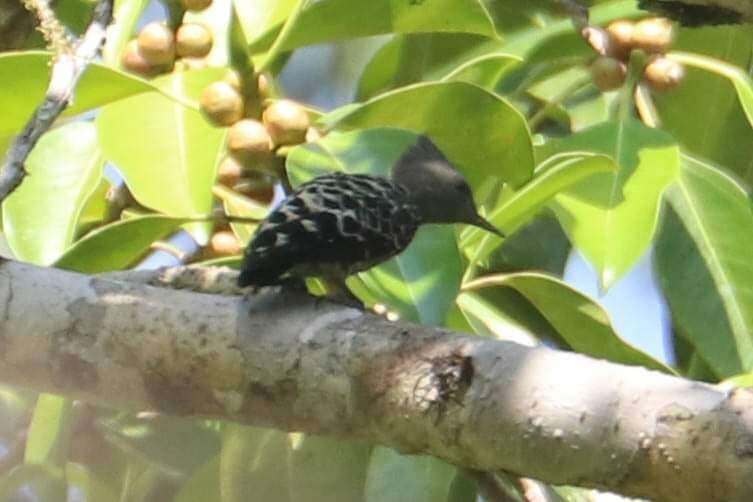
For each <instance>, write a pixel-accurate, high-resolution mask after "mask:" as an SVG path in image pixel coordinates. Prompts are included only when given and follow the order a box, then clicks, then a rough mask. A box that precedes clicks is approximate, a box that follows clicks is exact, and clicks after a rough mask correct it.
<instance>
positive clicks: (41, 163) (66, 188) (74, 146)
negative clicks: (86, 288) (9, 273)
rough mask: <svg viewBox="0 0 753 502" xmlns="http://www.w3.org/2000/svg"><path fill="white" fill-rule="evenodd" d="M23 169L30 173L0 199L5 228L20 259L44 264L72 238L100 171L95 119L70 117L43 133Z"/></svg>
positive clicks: (63, 249)
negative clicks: (92, 121)
mask: <svg viewBox="0 0 753 502" xmlns="http://www.w3.org/2000/svg"><path fill="white" fill-rule="evenodd" d="M26 169H27V171H28V172H29V176H27V178H26V179H25V180H24V182H23V183H22V184H21V186H20V187H18V189H17V190H15V191H14V192H13V193H12V194H11V195H10V196H9V197H8V198H7V199H6V200H5V202H4V203H3V230H4V231H5V236H6V238H7V239H8V244H9V245H10V247H11V249H12V250H13V253H14V254H15V255H16V256H17V257H18V258H19V259H21V260H24V261H28V262H31V263H36V264H38V265H48V264H50V263H52V262H53V261H55V260H56V259H57V258H58V257H59V256H60V255H61V254H62V253H63V251H65V249H67V248H68V246H70V245H71V243H72V242H73V238H74V236H75V233H76V225H77V222H78V219H79V215H80V214H81V211H82V209H83V207H84V205H85V204H86V201H87V199H88V197H89V195H90V194H91V193H92V192H93V191H94V190H95V188H96V187H97V183H98V181H99V179H100V176H101V174H102V155H101V153H100V151H99V145H98V141H97V129H96V128H95V127H94V124H92V123H91V122H73V123H70V124H67V125H64V126H62V127H59V128H57V129H53V130H52V131H50V132H49V133H47V134H45V135H44V136H42V138H41V139H40V140H39V143H38V144H37V145H36V147H34V149H33V150H32V152H31V155H29V158H28V160H27V162H26Z"/></svg>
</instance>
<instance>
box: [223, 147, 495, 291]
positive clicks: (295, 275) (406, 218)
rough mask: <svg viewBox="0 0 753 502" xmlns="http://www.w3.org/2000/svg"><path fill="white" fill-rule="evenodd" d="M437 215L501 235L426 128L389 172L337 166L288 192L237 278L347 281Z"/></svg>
mask: <svg viewBox="0 0 753 502" xmlns="http://www.w3.org/2000/svg"><path fill="white" fill-rule="evenodd" d="M432 223H440V224H441V223H445V224H451V223H465V224H469V225H475V226H477V227H480V228H482V229H484V230H486V231H489V232H492V233H494V234H496V235H498V236H500V237H504V235H503V234H502V233H501V232H500V231H499V230H497V229H496V228H495V227H494V226H493V225H492V224H491V223H489V222H488V221H487V220H485V219H484V218H483V217H482V216H481V215H479V214H478V211H477V209H476V206H475V203H474V201H473V193H472V192H471V188H470V186H469V185H468V182H467V181H466V180H465V178H464V177H463V175H462V174H461V173H460V172H459V171H458V170H457V169H456V168H455V166H454V165H453V164H452V163H451V162H450V161H449V160H448V159H447V157H445V155H444V154H443V153H442V151H441V150H440V149H439V148H438V147H437V146H436V145H435V144H434V143H433V142H432V141H431V139H429V137H428V136H426V135H423V134H422V135H419V136H418V137H417V140H416V141H415V143H413V144H412V145H411V146H409V147H408V148H407V149H406V150H405V151H404V152H403V153H402V155H400V157H399V158H398V160H397V161H396V163H395V164H394V166H392V169H391V175H390V176H389V177H385V176H374V175H367V174H345V173H342V172H332V173H328V174H324V175H321V176H318V177H316V178H314V179H312V180H310V181H308V182H306V183H303V184H301V185H300V186H299V187H298V188H297V189H296V190H295V191H293V192H292V193H290V194H289V195H288V196H287V197H286V198H285V199H284V200H282V202H281V203H280V204H279V205H278V206H277V207H276V208H275V209H273V210H272V211H271V212H270V213H269V215H268V216H267V217H266V218H265V219H264V220H263V221H262V222H261V223H260V224H259V226H258V227H257V229H256V231H255V233H254V235H253V237H252V238H251V241H250V242H249V244H248V246H247V247H246V250H245V252H244V256H243V260H242V263H241V272H240V275H239V276H238V285H239V286H240V287H241V288H244V287H247V286H252V287H254V289H257V288H259V287H264V286H273V285H285V284H287V283H288V282H289V281H291V280H292V281H300V280H302V279H305V278H306V277H319V278H323V279H325V280H327V281H328V282H329V283H333V282H334V283H340V284H344V280H345V278H347V277H348V276H350V275H352V274H355V273H358V272H362V271H365V270H368V269H369V268H371V267H373V266H375V265H378V264H380V263H382V262H384V261H386V260H388V259H390V258H392V257H393V256H395V255H397V254H399V253H400V252H402V251H403V250H405V249H406V248H407V247H408V245H409V244H410V243H411V241H412V240H413V237H414V236H415V234H416V231H417V230H418V228H419V227H420V226H421V225H424V224H432Z"/></svg>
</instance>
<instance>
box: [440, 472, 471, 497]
mask: <svg viewBox="0 0 753 502" xmlns="http://www.w3.org/2000/svg"><path fill="white" fill-rule="evenodd" d="M477 500H479V496H478V490H477V487H476V483H475V482H474V481H471V480H470V479H468V478H467V477H466V476H465V475H464V474H463V473H462V472H461V471H460V470H458V473H457V475H456V476H455V478H454V479H453V480H452V484H451V485H450V493H448V494H447V502H476V501H477Z"/></svg>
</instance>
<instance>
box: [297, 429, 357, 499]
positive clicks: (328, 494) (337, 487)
mask: <svg viewBox="0 0 753 502" xmlns="http://www.w3.org/2000/svg"><path fill="white" fill-rule="evenodd" d="M293 436H294V437H295V438H296V440H295V441H291V443H290V445H291V446H290V452H289V457H288V458H289V460H288V461H289V466H290V494H291V500H293V501H295V502H359V501H362V500H364V486H365V483H366V469H367V467H368V465H369V457H370V455H371V449H372V448H371V446H370V445H368V444H366V443H362V442H355V441H346V440H343V439H334V438H325V437H320V436H313V435H308V434H294V435H293Z"/></svg>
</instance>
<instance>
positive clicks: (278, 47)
mask: <svg viewBox="0 0 753 502" xmlns="http://www.w3.org/2000/svg"><path fill="white" fill-rule="evenodd" d="M307 3H308V1H307V0H298V3H297V4H296V6H295V7H294V8H293V10H292V12H291V13H290V15H289V16H288V18H287V19H286V20H285V24H284V25H283V27H282V29H281V30H280V33H278V34H277V38H275V41H274V43H273V44H272V47H270V48H269V51H267V55H266V56H265V57H264V60H263V61H262V62H261V63H260V64H259V67H258V68H257V72H259V73H262V72H265V71H268V70H269V67H270V66H271V65H272V63H274V61H275V59H277V56H279V55H280V53H281V52H282V50H283V46H284V45H285V42H287V40H288V38H289V37H290V33H291V32H292V31H293V27H294V26H295V24H296V23H297V22H298V18H299V17H300V15H301V13H302V12H303V10H304V8H305V7H306V4H307Z"/></svg>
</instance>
